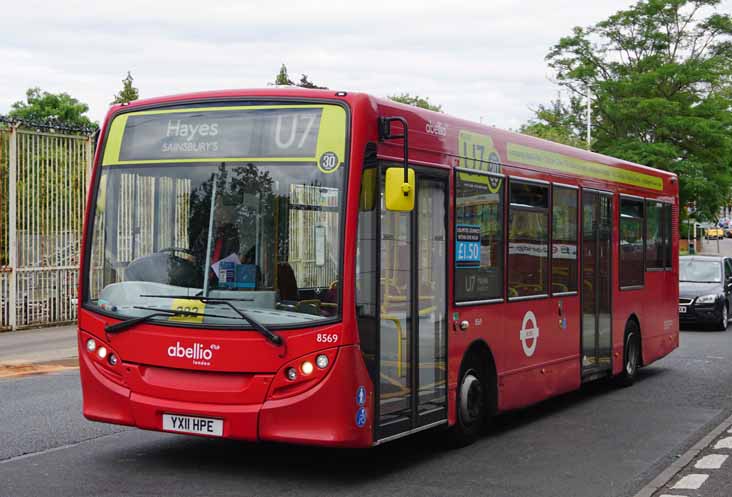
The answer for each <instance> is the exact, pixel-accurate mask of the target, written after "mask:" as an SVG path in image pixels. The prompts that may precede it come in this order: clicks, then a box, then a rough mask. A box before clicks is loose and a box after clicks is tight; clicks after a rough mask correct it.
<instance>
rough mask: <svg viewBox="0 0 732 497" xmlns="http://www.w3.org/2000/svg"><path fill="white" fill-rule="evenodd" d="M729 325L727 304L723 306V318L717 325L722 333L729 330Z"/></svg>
mask: <svg viewBox="0 0 732 497" xmlns="http://www.w3.org/2000/svg"><path fill="white" fill-rule="evenodd" d="M727 323H729V312H728V310H727V304H722V317H721V319H720V321H719V323H717V327H718V328H719V330H720V331H725V330H727Z"/></svg>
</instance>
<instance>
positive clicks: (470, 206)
mask: <svg viewBox="0 0 732 497" xmlns="http://www.w3.org/2000/svg"><path fill="white" fill-rule="evenodd" d="M503 183H504V181H503V180H500V181H498V182H496V178H495V177H492V176H486V175H482V174H472V173H463V172H459V173H458V174H457V180H456V186H455V190H456V205H455V300H456V301H457V302H467V301H475V300H487V299H496V298H501V297H503V190H504V189H503ZM496 185H497V186H496Z"/></svg>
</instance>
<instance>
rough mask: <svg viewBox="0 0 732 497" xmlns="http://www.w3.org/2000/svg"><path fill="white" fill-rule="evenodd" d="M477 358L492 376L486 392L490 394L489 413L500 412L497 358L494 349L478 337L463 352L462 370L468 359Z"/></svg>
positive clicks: (487, 373)
mask: <svg viewBox="0 0 732 497" xmlns="http://www.w3.org/2000/svg"><path fill="white" fill-rule="evenodd" d="M473 358H475V359H476V360H477V361H478V363H479V364H481V365H482V366H483V367H484V368H485V373H486V375H487V378H491V380H492V381H490V384H489V385H486V387H487V388H486V394H487V395H490V398H489V399H486V400H488V406H489V408H490V412H489V415H493V414H496V412H498V405H499V402H498V371H497V369H496V360H495V358H494V356H493V351H492V350H491V348H490V347H489V346H488V344H487V343H486V342H485V341H484V340H482V339H477V340H475V341H473V342H472V343H471V344H470V345H469V346H468V348H467V350H466V351H465V353H464V354H463V358H462V360H461V361H460V371H461V372H462V371H463V367H464V366H465V364H466V363H467V361H469V360H471V359H473Z"/></svg>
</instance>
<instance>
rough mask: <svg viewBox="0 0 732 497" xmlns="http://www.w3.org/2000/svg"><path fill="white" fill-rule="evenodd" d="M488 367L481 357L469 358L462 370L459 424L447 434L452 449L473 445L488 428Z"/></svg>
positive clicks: (458, 395)
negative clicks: (481, 361) (486, 424)
mask: <svg viewBox="0 0 732 497" xmlns="http://www.w3.org/2000/svg"><path fill="white" fill-rule="evenodd" d="M486 380H487V375H486V372H485V367H484V365H483V364H481V363H480V361H479V360H478V358H477V357H475V356H469V357H466V358H465V360H464V361H463V365H462V367H461V368H460V382H459V383H458V391H457V396H456V397H457V422H456V423H455V425H454V426H451V427H450V428H449V430H448V432H447V442H448V445H449V446H450V447H464V446H466V445H469V444H471V443H473V442H474V441H475V440H476V439H477V438H478V436H479V435H480V431H481V428H482V427H483V426H484V425H485V422H486V419H487V416H488V413H489V412H490V408H489V402H488V399H489V395H490V394H489V392H491V391H493V389H491V388H488V385H487V383H486Z"/></svg>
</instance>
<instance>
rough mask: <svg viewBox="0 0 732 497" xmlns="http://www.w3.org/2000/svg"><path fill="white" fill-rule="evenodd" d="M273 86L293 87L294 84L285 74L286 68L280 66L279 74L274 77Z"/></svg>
mask: <svg viewBox="0 0 732 497" xmlns="http://www.w3.org/2000/svg"><path fill="white" fill-rule="evenodd" d="M274 84H275V85H277V86H295V82H294V81H292V80H291V79H290V75H289V74H287V66H285V65H284V64H282V66H281V67H280V72H279V73H277V76H275V80H274Z"/></svg>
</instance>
